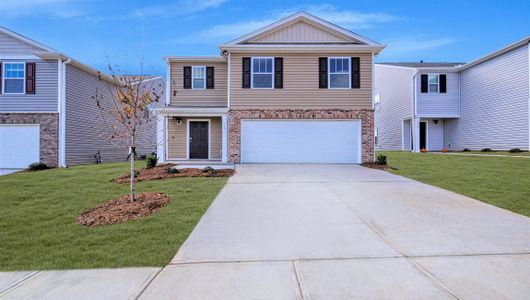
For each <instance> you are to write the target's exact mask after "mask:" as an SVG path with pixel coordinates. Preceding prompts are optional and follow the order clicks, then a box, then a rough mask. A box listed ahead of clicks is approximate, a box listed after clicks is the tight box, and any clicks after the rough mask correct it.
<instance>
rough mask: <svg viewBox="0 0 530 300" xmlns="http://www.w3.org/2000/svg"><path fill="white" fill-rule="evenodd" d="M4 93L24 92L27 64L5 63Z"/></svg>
mask: <svg viewBox="0 0 530 300" xmlns="http://www.w3.org/2000/svg"><path fill="white" fill-rule="evenodd" d="M2 65H3V67H4V70H3V72H2V73H3V84H2V86H3V91H2V92H3V93H4V94H24V91H25V85H26V71H25V69H26V68H25V64H24V63H20V62H16V63H14V62H13V63H3V64H2Z"/></svg>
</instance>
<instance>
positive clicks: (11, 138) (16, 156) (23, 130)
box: [0, 125, 40, 169]
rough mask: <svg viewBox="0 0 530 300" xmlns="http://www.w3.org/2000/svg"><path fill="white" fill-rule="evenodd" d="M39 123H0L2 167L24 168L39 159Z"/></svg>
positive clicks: (0, 163)
mask: <svg viewBox="0 0 530 300" xmlns="http://www.w3.org/2000/svg"><path fill="white" fill-rule="evenodd" d="M39 136H40V134H39V125H0V169H24V168H27V167H28V165H29V164H31V163H33V162H38V161H39Z"/></svg>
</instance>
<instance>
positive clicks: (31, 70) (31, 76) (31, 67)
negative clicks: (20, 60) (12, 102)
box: [26, 63, 36, 94]
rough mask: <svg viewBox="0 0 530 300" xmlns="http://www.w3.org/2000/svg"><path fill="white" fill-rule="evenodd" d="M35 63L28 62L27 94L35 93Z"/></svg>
mask: <svg viewBox="0 0 530 300" xmlns="http://www.w3.org/2000/svg"><path fill="white" fill-rule="evenodd" d="M35 66H36V64H35V63H26V94H35Z"/></svg>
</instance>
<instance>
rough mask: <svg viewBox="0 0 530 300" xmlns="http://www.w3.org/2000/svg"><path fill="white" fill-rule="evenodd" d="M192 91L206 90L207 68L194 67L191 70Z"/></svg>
mask: <svg viewBox="0 0 530 300" xmlns="http://www.w3.org/2000/svg"><path fill="white" fill-rule="evenodd" d="M191 76H192V78H191V82H192V89H194V90H204V89H205V88H206V67H204V66H193V67H192V68H191Z"/></svg>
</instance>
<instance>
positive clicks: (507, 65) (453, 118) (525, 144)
mask: <svg viewBox="0 0 530 300" xmlns="http://www.w3.org/2000/svg"><path fill="white" fill-rule="evenodd" d="M529 41H530V37H528V38H525V39H523V40H521V41H519V42H517V43H514V44H512V45H509V46H507V47H505V48H503V49H501V50H499V51H496V52H494V53H492V54H490V55H487V56H485V57H483V58H480V59H478V60H476V61H473V62H471V63H467V64H463V63H382V64H376V65H375V93H376V97H375V99H376V101H375V102H376V103H375V130H376V149H381V150H406V151H416V152H418V151H420V150H421V149H423V148H425V149H427V150H428V151H440V150H441V149H443V148H447V149H448V150H454V151H459V150H462V149H465V148H468V149H472V150H479V149H482V148H491V149H494V150H508V149H511V148H520V149H529V144H530V139H529V132H530V128H529V127H530V125H529V118H530V117H529V107H530V98H529V97H530V96H529V81H530V75H529V59H530V58H529ZM416 141H417V142H416Z"/></svg>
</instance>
